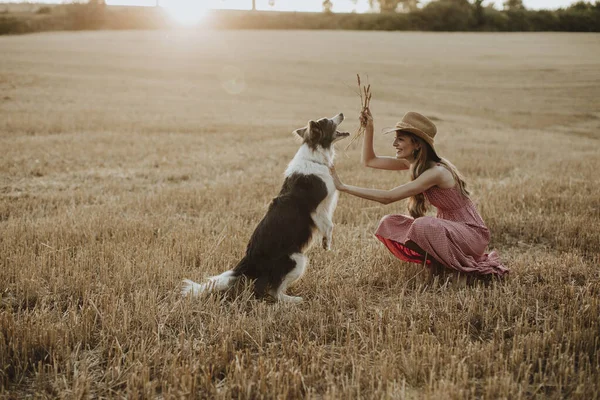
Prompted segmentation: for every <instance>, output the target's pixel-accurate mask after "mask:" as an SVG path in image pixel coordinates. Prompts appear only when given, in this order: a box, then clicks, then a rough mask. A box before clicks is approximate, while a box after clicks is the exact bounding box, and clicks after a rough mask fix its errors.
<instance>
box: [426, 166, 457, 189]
mask: <svg viewBox="0 0 600 400" xmlns="http://www.w3.org/2000/svg"><path fill="white" fill-rule="evenodd" d="M430 170H431V171H432V172H433V173H435V174H436V175H437V178H438V184H437V186H439V187H441V188H443V189H448V188H451V187H454V186H455V185H456V181H455V180H454V175H452V172H450V170H449V169H448V168H446V167H444V166H443V165H442V164H435V165H433V166H432V167H431V168H430Z"/></svg>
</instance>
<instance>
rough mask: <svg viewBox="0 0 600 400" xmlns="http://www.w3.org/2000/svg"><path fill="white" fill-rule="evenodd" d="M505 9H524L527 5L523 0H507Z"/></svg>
mask: <svg viewBox="0 0 600 400" xmlns="http://www.w3.org/2000/svg"><path fill="white" fill-rule="evenodd" d="M504 9H505V10H524V9H525V6H524V5H523V0H505V1H504Z"/></svg>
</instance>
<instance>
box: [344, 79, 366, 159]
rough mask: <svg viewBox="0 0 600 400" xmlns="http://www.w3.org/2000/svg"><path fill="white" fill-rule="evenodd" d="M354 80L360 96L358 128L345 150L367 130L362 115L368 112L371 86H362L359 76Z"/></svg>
mask: <svg viewBox="0 0 600 400" xmlns="http://www.w3.org/2000/svg"><path fill="white" fill-rule="evenodd" d="M356 80H357V81H358V94H359V95H360V107H361V110H360V114H361V118H360V126H359V127H358V129H357V130H356V132H354V135H352V138H351V139H350V143H348V145H347V146H346V149H348V147H350V145H352V143H354V142H356V141H357V140H358V139H359V138H360V137H361V136H362V135H363V134H364V133H365V130H366V128H367V120H366V119H365V118H363V117H362V115H363V113H364V112H365V111H367V110H369V105H370V104H371V97H372V94H371V85H370V84H368V85H367V86H362V85H361V81H360V75H359V74H356ZM363 94H364V95H363Z"/></svg>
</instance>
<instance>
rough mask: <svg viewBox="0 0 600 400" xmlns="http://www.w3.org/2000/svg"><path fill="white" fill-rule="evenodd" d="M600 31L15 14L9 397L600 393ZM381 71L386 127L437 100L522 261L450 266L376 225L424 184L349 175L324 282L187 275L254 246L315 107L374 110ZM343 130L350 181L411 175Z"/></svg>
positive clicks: (4, 139)
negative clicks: (50, 22)
mask: <svg viewBox="0 0 600 400" xmlns="http://www.w3.org/2000/svg"><path fill="white" fill-rule="evenodd" d="M599 38H600V37H599V36H598V35H597V34H596V35H594V34H589V35H588V34H434V33H382V32H361V33H359V32H333V31H315V32H308V31H286V32H281V31H221V32H219V31H196V32H192V31H168V32H167V31H154V32H127V31H123V32H93V33H51V34H35V35H28V36H19V37H0V149H1V157H0V397H3V398H23V397H25V396H32V397H36V398H130V399H134V398H165V399H167V398H168V399H170V398H207V399H208V398H210V399H212V398H222V399H227V398H242V399H254V398H287V399H294V398H300V397H303V398H304V397H305V398H324V399H345V398H395V399H420V398H430V399H470V398H482V399H498V398H507V399H521V398H539V399H547V398H549V399H554V398H575V399H592V398H600V321H599V318H600V269H599V266H600V265H599V264H600V177H599V174H598V171H600V157H599V156H598V154H599V153H600V152H599V150H600V40H599ZM356 73H361V74H362V76H363V79H364V78H365V77H366V75H367V74H368V76H369V81H370V83H371V84H372V91H373V100H372V103H371V105H372V111H373V114H374V118H375V128H376V131H379V130H380V129H382V128H383V127H385V126H393V125H394V124H395V122H396V121H397V120H399V119H400V118H401V117H402V115H403V114H404V113H405V112H406V111H408V110H414V111H419V112H421V113H423V114H425V115H428V116H429V117H431V118H432V119H434V121H435V122H436V124H437V126H438V137H437V138H436V141H437V145H438V148H439V152H440V153H441V155H442V156H445V157H447V158H448V159H450V160H451V161H452V162H453V163H454V164H455V165H457V167H458V168H459V169H460V170H461V171H462V173H463V174H464V175H465V176H466V178H467V181H468V183H469V187H470V189H471V190H472V193H473V198H474V200H475V201H476V203H477V204H478V207H479V210H480V211H481V214H482V216H483V218H484V220H485V221H486V223H487V224H488V226H489V228H490V230H491V232H492V241H491V243H490V249H495V250H497V251H498V252H499V253H500V255H501V257H502V259H503V261H504V262H505V264H506V265H507V266H508V267H509V268H510V269H511V273H510V275H509V276H508V277H507V278H506V279H503V280H501V281H497V280H492V281H485V282H484V281H475V282H472V283H469V284H468V285H467V286H461V285H457V284H455V283H454V281H455V279H454V278H455V276H454V275H452V274H447V275H445V276H441V277H437V278H436V279H431V278H430V277H429V276H428V275H427V274H426V273H425V272H424V271H422V268H421V266H419V265H414V264H407V263H403V262H400V261H398V260H396V259H395V258H393V256H391V254H389V253H388V251H387V250H386V249H385V248H384V246H383V245H382V244H380V243H379V242H378V241H377V240H376V239H375V238H374V236H373V235H372V232H373V231H374V229H375V227H376V225H377V223H378V221H379V219H380V218H381V217H382V216H383V215H385V214H390V213H405V212H406V204H405V203H404V202H400V203H396V204H392V205H389V206H381V205H379V204H377V203H372V202H368V201H365V200H360V199H357V198H353V197H350V196H348V195H341V197H340V201H339V205H338V208H337V211H336V213H335V216H334V223H335V224H336V227H335V229H334V242H333V249H332V250H331V251H330V252H326V251H324V250H322V249H321V248H320V246H314V247H313V248H312V249H311V250H310V251H309V257H310V261H309V266H308V269H307V273H306V275H305V276H304V277H303V279H302V280H301V281H300V282H299V283H298V284H297V285H296V286H294V287H293V288H292V289H291V290H290V293H291V294H294V295H301V296H303V297H304V300H305V301H304V303H303V304H300V305H297V306H290V305H284V304H273V303H271V302H268V301H261V300H255V299H253V298H252V296H251V295H250V294H249V293H250V292H249V290H248V289H247V288H246V289H244V288H243V287H241V288H239V290H237V291H236V292H234V293H232V294H230V295H228V296H218V295H213V296H210V297H208V298H205V299H200V300H192V299H181V298H180V296H179V288H180V286H181V280H182V279H184V278H190V279H194V280H196V281H201V280H202V279H203V278H204V277H206V276H209V275H211V274H216V273H220V272H222V271H224V270H226V269H227V268H230V267H232V266H233V265H235V263H236V262H237V260H238V259H239V258H241V256H242V254H243V253H244V250H245V246H246V242H247V240H248V238H249V237H250V234H251V233H252V231H253V229H254V227H255V225H256V224H257V223H258V221H259V220H260V218H261V217H262V215H263V214H264V212H265V210H266V207H267V205H268V203H269V201H270V199H271V198H272V197H274V196H275V195H276V194H277V192H278V190H279V186H280V185H281V182H282V176H283V175H282V174H283V171H284V170H285V168H286V166H287V163H288V162H289V160H291V158H292V157H293V155H294V153H295V152H296V150H297V147H298V144H299V143H298V141H297V140H296V139H295V138H294V137H293V135H292V133H291V132H292V130H293V129H295V128H299V127H301V126H304V125H305V124H306V122H307V120H308V119H315V118H319V117H324V116H333V115H335V114H336V113H338V112H344V113H345V114H346V122H345V123H344V125H342V128H345V129H347V130H349V131H354V130H355V129H356V128H357V125H358V121H357V117H358V111H359V108H360V100H359V97H358V95H357V94H356V93H354V92H355V85H356V81H355V79H356V78H355V76H356ZM391 140H392V139H391V138H390V137H389V136H377V137H376V149H377V151H378V152H379V154H382V155H385V154H387V155H392V154H394V151H393V149H392V147H391ZM344 147H345V144H344V143H343V142H341V143H340V144H338V156H337V162H336V165H337V170H338V172H339V174H340V177H341V178H342V179H343V180H344V181H345V182H347V183H350V184H355V185H365V186H369V187H378V188H391V187H393V186H396V185H399V184H401V183H404V182H406V181H407V179H408V174H407V173H395V172H386V171H377V170H370V169H367V168H364V167H363V166H362V165H361V164H360V153H359V147H358V146H357V145H354V146H353V147H351V148H350V149H348V150H344Z"/></svg>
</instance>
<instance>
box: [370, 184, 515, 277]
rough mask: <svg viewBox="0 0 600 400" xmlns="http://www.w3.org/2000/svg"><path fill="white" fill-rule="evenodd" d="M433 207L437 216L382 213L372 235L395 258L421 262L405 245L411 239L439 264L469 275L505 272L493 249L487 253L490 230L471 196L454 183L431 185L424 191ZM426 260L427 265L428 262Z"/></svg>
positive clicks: (420, 258)
mask: <svg viewBox="0 0 600 400" xmlns="http://www.w3.org/2000/svg"><path fill="white" fill-rule="evenodd" d="M424 194H425V196H426V197H427V200H429V202H430V203H431V204H432V205H433V206H434V207H436V208H437V211H438V212H437V217H429V216H425V217H420V218H417V219H414V218H412V217H409V216H406V215H386V216H385V217H383V218H382V219H381V221H380V222H379V226H378V228H377V231H376V232H375V236H376V237H377V238H378V239H379V240H381V241H382V242H383V243H384V244H385V245H386V247H387V248H388V249H389V250H390V251H391V252H392V253H393V254H394V255H395V256H396V257H398V258H399V259H401V260H404V261H408V262H415V263H421V264H422V263H423V261H424V257H423V256H422V255H420V254H419V253H417V252H415V251H413V250H411V249H409V248H408V247H406V246H405V243H406V242H407V241H409V240H410V241H412V242H414V243H415V244H417V245H418V246H419V247H420V248H421V249H423V250H425V251H426V252H427V254H428V258H430V257H433V258H435V259H436V260H437V261H439V262H440V263H441V264H443V265H445V266H446V267H448V268H451V269H455V270H457V271H461V272H465V273H471V274H482V275H488V274H494V275H504V274H506V273H507V272H508V268H506V267H505V266H504V265H502V263H501V262H500V258H499V257H498V254H497V253H496V252H495V251H492V252H491V253H489V254H487V253H485V249H486V247H487V245H488V243H489V241H490V232H489V230H488V228H487V227H486V226H485V224H484V222H483V219H482V218H481V216H480V215H479V213H478V212H477V209H476V208H475V204H473V202H472V201H471V199H469V198H467V197H464V196H463V195H462V193H461V192H460V189H459V187H458V185H456V186H455V187H453V188H448V189H444V188H440V187H437V186H432V187H431V188H429V189H427V190H426V191H425V192H424ZM430 262H431V261H430V260H429V259H428V260H427V264H430Z"/></svg>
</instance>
